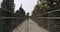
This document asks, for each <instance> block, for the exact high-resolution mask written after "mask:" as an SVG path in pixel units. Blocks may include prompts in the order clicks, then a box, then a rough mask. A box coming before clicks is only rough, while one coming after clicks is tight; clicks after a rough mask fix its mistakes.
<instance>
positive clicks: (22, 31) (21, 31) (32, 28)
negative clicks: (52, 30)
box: [13, 19, 49, 32]
mask: <svg viewBox="0 0 60 32" xmlns="http://www.w3.org/2000/svg"><path fill="white" fill-rule="evenodd" d="M27 24H28V26H27ZM27 28H28V29H27ZM27 30H28V31H27ZM13 32H49V31H47V30H45V29H43V28H42V27H39V26H38V25H37V24H36V23H35V22H34V21H32V20H31V19H29V22H28V23H27V20H26V21H24V22H23V23H22V24H21V25H19V26H18V27H17V28H16V29H15V30H13Z"/></svg>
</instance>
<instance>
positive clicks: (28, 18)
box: [27, 12, 29, 20]
mask: <svg viewBox="0 0 60 32" xmlns="http://www.w3.org/2000/svg"><path fill="white" fill-rule="evenodd" d="M28 19H29V12H28V13H27V20H28Z"/></svg>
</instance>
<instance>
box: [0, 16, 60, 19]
mask: <svg viewBox="0 0 60 32" xmlns="http://www.w3.org/2000/svg"><path fill="white" fill-rule="evenodd" d="M14 18H17V19H19V18H39V19H60V17H31V16H30V17H0V19H14Z"/></svg>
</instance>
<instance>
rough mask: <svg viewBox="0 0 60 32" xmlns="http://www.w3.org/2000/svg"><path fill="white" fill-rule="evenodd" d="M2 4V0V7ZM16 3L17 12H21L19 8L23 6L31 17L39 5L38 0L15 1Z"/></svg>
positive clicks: (0, 0)
mask: <svg viewBox="0 0 60 32" xmlns="http://www.w3.org/2000/svg"><path fill="white" fill-rule="evenodd" d="M1 2H2V0H0V5H1ZM14 3H15V11H16V10H19V7H20V6H21V4H22V8H23V9H24V10H25V12H26V13H28V12H29V14H30V15H31V13H32V11H33V9H34V7H35V5H36V4H37V0H14ZM0 7H1V6H0Z"/></svg>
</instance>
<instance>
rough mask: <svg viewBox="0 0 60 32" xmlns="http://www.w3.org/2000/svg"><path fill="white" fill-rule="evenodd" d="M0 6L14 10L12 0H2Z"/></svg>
mask: <svg viewBox="0 0 60 32" xmlns="http://www.w3.org/2000/svg"><path fill="white" fill-rule="evenodd" d="M1 7H2V8H5V9H8V10H10V11H12V12H14V0H3V2H2V4H1Z"/></svg>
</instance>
